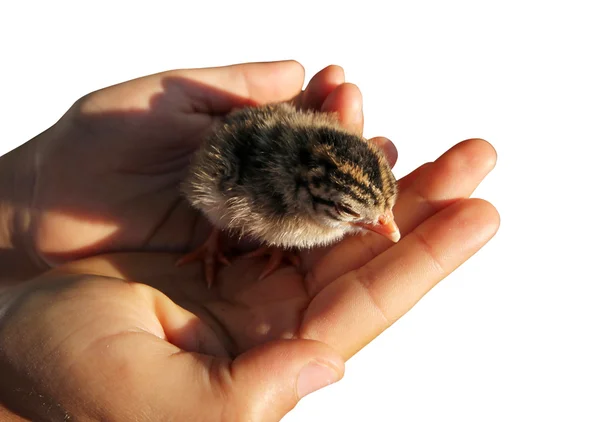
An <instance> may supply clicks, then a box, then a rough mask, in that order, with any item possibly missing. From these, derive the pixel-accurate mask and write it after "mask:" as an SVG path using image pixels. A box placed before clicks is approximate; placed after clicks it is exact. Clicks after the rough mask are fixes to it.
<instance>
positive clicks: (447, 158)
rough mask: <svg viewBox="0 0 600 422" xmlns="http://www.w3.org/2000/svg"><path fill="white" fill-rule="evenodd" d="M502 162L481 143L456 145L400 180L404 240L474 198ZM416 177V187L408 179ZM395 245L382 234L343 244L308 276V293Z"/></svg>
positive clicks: (399, 210) (397, 214) (399, 217)
mask: <svg viewBox="0 0 600 422" xmlns="http://www.w3.org/2000/svg"><path fill="white" fill-rule="evenodd" d="M495 163H496V151H495V150H494V148H493V147H492V146H491V145H490V144H489V143H487V142H486V141H483V140H481V139H470V140H467V141H463V142H461V143H459V144H458V145H455V146H454V147H452V148H451V149H450V150H449V151H447V152H446V153H445V154H443V155H442V156H441V157H440V158H438V159H437V160H436V161H435V162H433V163H431V164H427V165H425V166H422V167H420V168H419V169H418V170H416V171H415V172H413V173H411V174H410V175H409V176H407V180H404V179H402V180H401V181H400V182H399V185H398V186H399V192H398V198H397V201H396V206H395V207H394V215H395V218H396V224H397V225H398V227H399V228H400V233H401V234H402V236H406V235H407V234H408V233H410V231H411V230H412V229H413V228H414V227H415V226H417V225H418V224H420V223H421V222H422V221H424V220H425V219H427V218H428V217H430V216H431V215H433V214H435V213H436V212H437V211H438V210H440V209H442V208H444V207H446V206H448V205H450V204H451V203H452V202H455V201H457V200H460V199H464V198H468V197H469V196H470V195H471V193H473V191H474V190H475V188H476V187H477V186H478V185H479V183H481V181H482V180H483V179H484V178H485V176H486V175H487V174H488V173H489V172H490V171H491V170H492V169H493V167H494V165H495ZM411 179H412V183H410V184H408V181H410V180H411ZM391 245H392V242H390V241H389V240H387V239H385V238H383V237H382V236H378V235H371V234H367V235H364V236H362V235H359V236H354V237H351V238H349V239H346V240H345V241H343V242H342V243H341V244H340V245H338V246H337V247H335V248H333V249H332V250H331V251H330V252H328V253H327V255H325V256H324V257H323V258H322V259H321V260H320V261H319V262H318V263H317V264H316V265H315V266H314V267H313V269H312V271H311V272H309V273H308V275H307V278H306V284H307V289H308V291H309V292H311V293H312V294H316V293H317V292H318V291H319V290H320V289H322V288H323V287H324V286H326V285H327V284H328V283H330V282H331V281H333V280H335V279H336V278H337V277H339V276H340V275H342V274H345V273H347V272H348V271H352V270H354V269H356V268H359V267H361V266H362V265H364V264H366V263H367V262H369V261H370V260H371V259H373V258H374V257H375V256H377V255H379V254H380V253H381V252H383V251H384V250H386V249H387V248H389V247H390V246H391Z"/></svg>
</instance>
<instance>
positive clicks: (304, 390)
mask: <svg viewBox="0 0 600 422" xmlns="http://www.w3.org/2000/svg"><path fill="white" fill-rule="evenodd" d="M343 375H344V361H343V359H342V358H341V357H340V356H339V355H338V354H337V353H336V352H335V351H334V350H333V349H332V348H331V347H329V346H327V345H326V344H324V343H321V342H318V341H313V340H299V339H294V340H278V341H273V342H269V343H266V344H264V345H261V346H258V347H256V348H253V349H251V350H249V351H247V352H246V353H244V354H242V355H240V356H239V357H237V358H236V359H235V360H234V361H233V362H232V364H231V372H230V377H231V378H230V383H227V384H225V385H226V386H227V387H226V388H227V389H228V390H229V391H227V392H226V393H227V394H224V396H225V397H227V400H229V401H230V402H229V403H232V402H233V404H234V406H233V407H234V408H235V410H233V409H232V408H231V407H230V408H229V409H230V410H233V411H234V412H235V413H236V415H235V416H236V417H234V418H233V419H236V420H237V418H240V417H242V416H243V420H247V421H279V420H281V419H282V418H283V417H284V416H285V414H286V413H288V412H289V411H290V410H292V409H293V408H294V406H296V404H297V403H298V401H299V400H300V399H301V398H302V397H304V396H306V395H307V394H310V393H312V392H314V391H316V390H319V389H320V388H323V387H325V386H327V385H329V384H332V383H334V382H337V381H339V380H340V379H341V378H342V376H343Z"/></svg>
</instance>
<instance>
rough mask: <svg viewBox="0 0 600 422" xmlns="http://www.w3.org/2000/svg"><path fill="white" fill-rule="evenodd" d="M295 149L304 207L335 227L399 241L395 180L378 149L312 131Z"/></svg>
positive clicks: (346, 135) (341, 136)
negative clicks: (304, 144) (309, 139)
mask: <svg viewBox="0 0 600 422" xmlns="http://www.w3.org/2000/svg"><path fill="white" fill-rule="evenodd" d="M312 136H314V137H316V138H317V140H316V141H315V142H314V143H313V144H311V146H310V147H308V148H306V149H301V150H300V151H299V162H300V170H299V172H298V173H297V176H296V187H297V189H298V191H299V192H300V194H299V195H298V196H297V198H298V199H299V200H300V206H301V208H302V211H303V212H304V213H306V214H308V215H309V216H310V217H311V218H312V219H313V220H314V221H316V222H318V224H321V225H323V226H325V227H329V228H331V229H333V230H336V231H338V232H344V233H351V232H358V231H364V230H370V231H373V232H376V233H379V234H381V235H383V236H385V237H387V238H389V239H390V240H392V241H394V242H397V241H398V240H399V239H400V233H399V230H398V227H397V225H396V223H395V222H394V215H393V213H392V207H393V206H394V204H395V202H396V182H395V178H394V175H393V173H392V171H391V169H390V166H389V164H388V162H387V160H386V158H385V156H384V155H383V154H382V153H381V151H380V150H379V149H378V148H377V147H376V146H375V145H372V144H370V143H368V141H366V140H364V139H362V138H360V137H358V136H357V135H354V134H351V133H346V132H334V133H332V131H331V130H321V131H316V132H315V133H313V134H312Z"/></svg>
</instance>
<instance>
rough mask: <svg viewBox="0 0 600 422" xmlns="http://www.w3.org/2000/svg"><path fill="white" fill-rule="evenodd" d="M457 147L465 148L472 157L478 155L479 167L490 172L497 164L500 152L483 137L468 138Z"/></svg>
mask: <svg viewBox="0 0 600 422" xmlns="http://www.w3.org/2000/svg"><path fill="white" fill-rule="evenodd" d="M456 147H457V148H464V149H466V150H467V151H468V154H469V155H470V156H471V157H476V158H477V161H478V163H479V167H480V168H482V169H485V170H486V171H487V172H488V173H489V172H490V171H492V170H493V169H494V167H495V166H496V161H497V158H498V153H497V151H496V148H494V146H493V145H492V144H491V143H489V142H488V141H486V140H485V139H481V138H470V139H466V140H464V141H462V142H460V143H459V144H457V145H456Z"/></svg>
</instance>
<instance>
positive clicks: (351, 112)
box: [321, 82, 363, 133]
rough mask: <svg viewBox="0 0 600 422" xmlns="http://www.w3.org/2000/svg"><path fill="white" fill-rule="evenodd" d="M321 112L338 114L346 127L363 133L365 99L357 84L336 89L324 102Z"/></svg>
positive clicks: (349, 84)
mask: <svg viewBox="0 0 600 422" xmlns="http://www.w3.org/2000/svg"><path fill="white" fill-rule="evenodd" d="M321 110H322V111H325V112H336V113H337V115H338V118H339V120H340V122H341V123H342V124H343V125H344V126H345V127H347V128H349V129H350V130H353V131H356V132H358V133H362V130H363V97H362V93H361V92H360V89H359V88H358V86H356V85H355V84H353V83H348V82H346V83H343V84H341V85H339V86H338V87H336V88H335V89H334V90H333V92H332V93H331V94H330V95H329V96H328V97H327V99H326V100H325V101H324V102H323V106H322V108H321Z"/></svg>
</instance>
